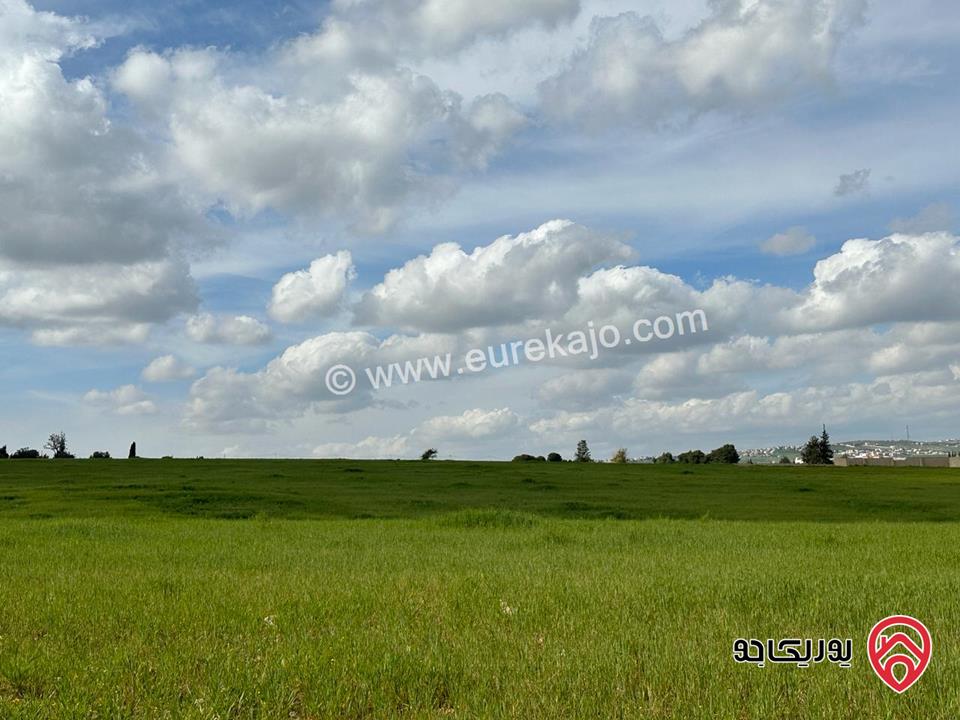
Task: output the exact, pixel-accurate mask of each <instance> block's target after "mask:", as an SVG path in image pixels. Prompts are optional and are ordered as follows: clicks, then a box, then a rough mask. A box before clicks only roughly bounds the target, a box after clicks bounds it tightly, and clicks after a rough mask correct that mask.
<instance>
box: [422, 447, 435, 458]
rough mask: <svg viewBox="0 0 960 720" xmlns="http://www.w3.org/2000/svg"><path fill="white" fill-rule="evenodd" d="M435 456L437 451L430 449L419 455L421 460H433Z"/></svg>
mask: <svg viewBox="0 0 960 720" xmlns="http://www.w3.org/2000/svg"><path fill="white" fill-rule="evenodd" d="M436 456H437V449H436V448H430V449H429V450H424V451H423V454H422V455H420V459H421V460H433V459H434V458H435V457H436Z"/></svg>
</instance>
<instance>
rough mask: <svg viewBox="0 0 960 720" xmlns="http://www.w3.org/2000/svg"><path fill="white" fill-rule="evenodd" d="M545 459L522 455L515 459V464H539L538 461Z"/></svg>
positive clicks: (526, 454)
mask: <svg viewBox="0 0 960 720" xmlns="http://www.w3.org/2000/svg"><path fill="white" fill-rule="evenodd" d="M544 459H545V458H543V457H542V456H541V457H537V456H535V455H529V454H528V453H520V454H519V455H515V456H514V457H513V462H537V461H538V460H544Z"/></svg>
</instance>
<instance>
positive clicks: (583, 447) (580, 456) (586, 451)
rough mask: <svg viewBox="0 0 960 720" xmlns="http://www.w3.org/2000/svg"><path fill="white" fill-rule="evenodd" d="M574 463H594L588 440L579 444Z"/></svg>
mask: <svg viewBox="0 0 960 720" xmlns="http://www.w3.org/2000/svg"><path fill="white" fill-rule="evenodd" d="M573 461H574V462H584V463H588V462H593V460H592V458H591V457H590V448H589V447H588V446H587V441H586V440H581V441H580V442H578V443H577V453H576V455H574V456H573Z"/></svg>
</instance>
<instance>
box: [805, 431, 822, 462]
mask: <svg viewBox="0 0 960 720" xmlns="http://www.w3.org/2000/svg"><path fill="white" fill-rule="evenodd" d="M800 459H801V460H802V461H803V464H804V465H820V464H821V463H820V440H819V438H817V436H816V435H811V436H810V439H809V440H807V444H806V445H804V446H803V450H801V451H800Z"/></svg>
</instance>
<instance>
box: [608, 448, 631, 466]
mask: <svg viewBox="0 0 960 720" xmlns="http://www.w3.org/2000/svg"><path fill="white" fill-rule="evenodd" d="M610 462H612V463H616V464H617V465H626V464H627V462H628V458H627V449H626V448H620V449H619V450H617V451H616V452H615V453H614V454H613V457H612V458H610Z"/></svg>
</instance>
